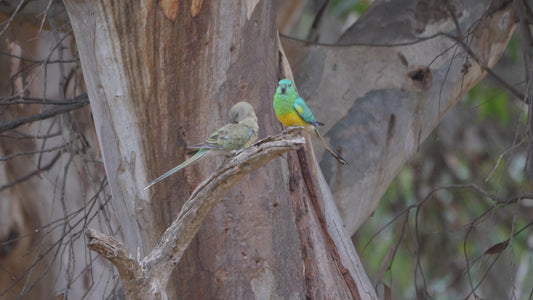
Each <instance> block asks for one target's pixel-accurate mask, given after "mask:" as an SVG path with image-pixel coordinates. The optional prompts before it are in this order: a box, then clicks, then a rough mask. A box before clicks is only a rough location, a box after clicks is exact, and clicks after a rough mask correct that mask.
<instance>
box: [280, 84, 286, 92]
mask: <svg viewBox="0 0 533 300" xmlns="http://www.w3.org/2000/svg"><path fill="white" fill-rule="evenodd" d="M286 90H287V85H285V84H282V85H281V93H282V94H285V91H286Z"/></svg>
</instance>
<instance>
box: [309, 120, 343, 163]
mask: <svg viewBox="0 0 533 300" xmlns="http://www.w3.org/2000/svg"><path fill="white" fill-rule="evenodd" d="M315 134H316V136H317V138H318V140H319V141H320V143H321V144H322V145H323V146H324V148H326V150H328V151H329V153H331V155H333V157H335V159H336V160H337V161H338V162H339V163H341V164H343V165H346V164H348V163H347V162H346V160H344V158H342V156H341V155H340V154H339V152H337V151H335V149H333V147H331V145H330V144H329V143H328V142H326V140H324V138H323V137H322V135H321V134H320V132H318V128H316V127H315Z"/></svg>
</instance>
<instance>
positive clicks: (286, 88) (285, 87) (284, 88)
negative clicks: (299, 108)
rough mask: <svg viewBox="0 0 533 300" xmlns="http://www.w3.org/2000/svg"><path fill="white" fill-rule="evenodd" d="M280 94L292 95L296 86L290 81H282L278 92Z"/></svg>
mask: <svg viewBox="0 0 533 300" xmlns="http://www.w3.org/2000/svg"><path fill="white" fill-rule="evenodd" d="M276 92H277V93H278V94H289V95H290V94H292V93H293V92H295V90H294V86H293V85H292V82H291V81H290V80H289V79H286V78H285V79H282V80H280V81H279V85H278V90H277V91H276Z"/></svg>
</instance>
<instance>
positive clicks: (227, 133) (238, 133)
mask: <svg viewBox="0 0 533 300" xmlns="http://www.w3.org/2000/svg"><path fill="white" fill-rule="evenodd" d="M253 135H254V131H253V129H252V128H250V127H248V126H245V125H242V124H238V123H237V124H235V123H231V124H227V125H225V126H224V127H221V128H219V129H218V130H217V131H215V132H213V133H212V134H211V135H210V136H209V138H207V141H206V142H205V143H203V144H200V145H194V146H189V147H188V148H190V149H195V148H208V149H214V150H235V149H240V148H242V147H243V146H244V145H246V144H247V143H248V142H249V141H250V139H251V138H252V137H253Z"/></svg>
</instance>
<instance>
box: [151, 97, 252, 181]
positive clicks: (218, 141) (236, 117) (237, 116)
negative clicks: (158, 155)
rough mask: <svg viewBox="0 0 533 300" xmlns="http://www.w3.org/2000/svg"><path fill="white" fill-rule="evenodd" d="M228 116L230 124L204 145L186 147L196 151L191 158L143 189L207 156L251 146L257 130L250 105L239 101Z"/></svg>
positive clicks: (216, 132) (208, 139) (210, 137)
mask: <svg viewBox="0 0 533 300" xmlns="http://www.w3.org/2000/svg"><path fill="white" fill-rule="evenodd" d="M229 115H230V122H231V123H229V124H226V125H224V126H223V127H221V128H219V129H218V130H216V131H215V132H213V133H212V134H211V135H210V136H209V137H208V138H207V140H206V141H205V142H204V143H202V144H198V145H193V146H189V147H187V148H188V149H198V151H197V152H196V153H195V154H194V155H193V156H191V158H189V159H187V160H186V161H184V162H182V163H181V164H179V165H177V166H176V167H174V168H172V169H171V170H170V171H168V172H166V173H165V174H163V175H161V176H160V177H158V178H157V179H155V180H154V181H152V182H151V183H150V184H148V185H147V186H146V187H145V188H144V189H145V190H146V189H148V188H149V187H151V186H152V185H154V184H156V183H157V182H159V181H161V180H163V179H165V178H167V177H168V176H170V175H172V174H174V173H176V172H178V171H179V170H181V169H183V168H185V167H186V166H188V165H190V164H192V163H194V162H196V161H198V160H200V159H201V158H203V157H205V156H206V155H207V154H215V155H224V154H229V153H231V152H232V151H233V150H238V149H244V148H247V147H249V146H251V145H252V144H253V143H254V142H255V140H256V139H257V130H258V129H259V126H258V125H257V116H256V115H255V111H254V108H253V107H252V105H250V104H249V103H247V102H244V101H241V102H239V103H237V104H235V105H234V106H233V107H232V108H231V110H230V112H229Z"/></svg>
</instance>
